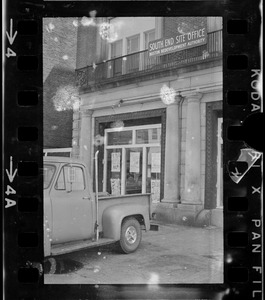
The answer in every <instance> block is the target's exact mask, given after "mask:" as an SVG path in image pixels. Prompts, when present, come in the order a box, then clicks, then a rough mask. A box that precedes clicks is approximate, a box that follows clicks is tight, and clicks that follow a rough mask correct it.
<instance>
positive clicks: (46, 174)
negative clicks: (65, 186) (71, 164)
mask: <svg viewBox="0 0 265 300" xmlns="http://www.w3.org/2000/svg"><path fill="white" fill-rule="evenodd" d="M54 173H55V166H52V165H44V168H43V188H44V189H47V188H48V187H49V185H50V183H51V181H52V177H53V175H54Z"/></svg>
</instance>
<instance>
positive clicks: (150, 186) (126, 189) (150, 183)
mask: <svg viewBox="0 0 265 300" xmlns="http://www.w3.org/2000/svg"><path fill="white" fill-rule="evenodd" d="M105 134H106V148H105V154H104V179H103V191H104V192H108V193H109V194H110V195H130V194H142V193H151V199H152V202H153V203H157V202H159V201H160V183H161V145H160V143H161V125H160V124H156V125H144V126H133V127H124V128H123V129H122V130H121V129H119V130H117V129H115V128H113V129H106V130H105Z"/></svg>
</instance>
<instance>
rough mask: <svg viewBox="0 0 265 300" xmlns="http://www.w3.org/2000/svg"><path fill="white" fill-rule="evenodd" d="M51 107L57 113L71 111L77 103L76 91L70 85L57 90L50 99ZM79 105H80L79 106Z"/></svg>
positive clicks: (75, 88)
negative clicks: (52, 106)
mask: <svg viewBox="0 0 265 300" xmlns="http://www.w3.org/2000/svg"><path fill="white" fill-rule="evenodd" d="M52 101H53V105H54V107H55V109H56V110H57V111H64V110H71V109H73V107H74V106H75V107H76V106H77V104H76V102H79V101H80V99H79V96H78V89H77V87H75V86H72V85H66V86H63V87H60V88H58V90H57V91H56V93H55V95H54V96H53V97H52ZM79 105H80V104H79Z"/></svg>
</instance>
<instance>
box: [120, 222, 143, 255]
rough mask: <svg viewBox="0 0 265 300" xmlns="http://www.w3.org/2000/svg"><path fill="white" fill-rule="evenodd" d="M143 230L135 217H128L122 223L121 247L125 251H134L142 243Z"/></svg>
mask: <svg viewBox="0 0 265 300" xmlns="http://www.w3.org/2000/svg"><path fill="white" fill-rule="evenodd" d="M141 239H142V231H141V226H140V223H139V222H138V221H137V220H136V219H135V218H129V219H126V220H125V221H124V222H123V223H122V225H121V238H120V247H121V250H122V252H123V253H126V254H128V253H132V252H134V251H135V250H136V249H137V248H138V246H139V245H140V242H141Z"/></svg>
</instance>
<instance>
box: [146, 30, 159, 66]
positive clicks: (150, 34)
mask: <svg viewBox="0 0 265 300" xmlns="http://www.w3.org/2000/svg"><path fill="white" fill-rule="evenodd" d="M154 40H155V29H152V30H149V31H146V32H145V33H144V47H145V49H148V44H149V42H152V41H154ZM158 62H159V57H149V55H148V52H146V53H145V56H144V64H143V65H144V69H149V68H152V67H153V66H155V65H156V64H157V63H158Z"/></svg>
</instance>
